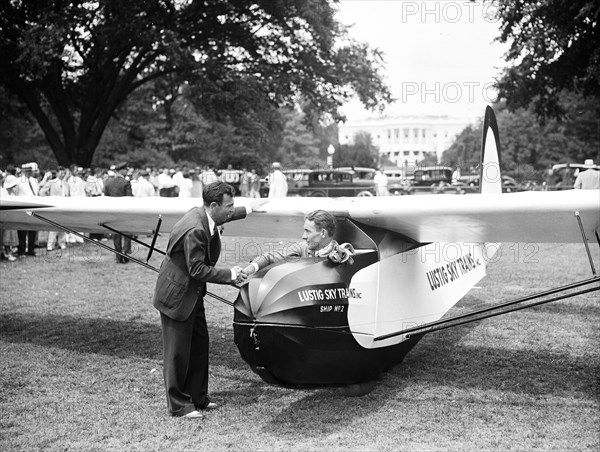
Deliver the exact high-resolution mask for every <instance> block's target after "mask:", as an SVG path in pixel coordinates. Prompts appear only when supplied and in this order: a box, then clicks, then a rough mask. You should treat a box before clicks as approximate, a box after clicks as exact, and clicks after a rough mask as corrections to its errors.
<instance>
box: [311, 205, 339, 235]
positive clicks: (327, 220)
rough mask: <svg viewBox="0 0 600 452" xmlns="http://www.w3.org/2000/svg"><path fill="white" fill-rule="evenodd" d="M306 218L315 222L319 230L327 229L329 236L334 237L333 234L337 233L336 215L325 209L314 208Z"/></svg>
mask: <svg viewBox="0 0 600 452" xmlns="http://www.w3.org/2000/svg"><path fill="white" fill-rule="evenodd" d="M304 219H305V220H308V221H312V222H314V223H315V226H316V227H317V228H319V230H321V229H325V230H326V231H327V233H328V234H329V237H333V234H335V227H336V223H335V217H334V216H333V215H332V214H330V213H329V212H327V211H325V210H313V211H312V212H309V213H308V214H307V215H306V216H305V217H304Z"/></svg>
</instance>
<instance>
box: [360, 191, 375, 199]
mask: <svg viewBox="0 0 600 452" xmlns="http://www.w3.org/2000/svg"><path fill="white" fill-rule="evenodd" d="M356 196H357V197H359V198H363V197H365V196H373V193H371V192H370V191H368V190H363V191H359V192H358V193H357V194H356Z"/></svg>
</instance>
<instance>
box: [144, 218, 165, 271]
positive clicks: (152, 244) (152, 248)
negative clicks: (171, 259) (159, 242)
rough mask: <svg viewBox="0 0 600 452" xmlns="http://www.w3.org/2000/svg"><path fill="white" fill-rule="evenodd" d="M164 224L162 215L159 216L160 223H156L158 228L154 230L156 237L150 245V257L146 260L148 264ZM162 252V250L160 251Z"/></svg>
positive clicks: (154, 236) (153, 237)
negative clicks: (161, 226)
mask: <svg viewBox="0 0 600 452" xmlns="http://www.w3.org/2000/svg"><path fill="white" fill-rule="evenodd" d="M161 224H162V215H159V216H158V222H157V223H156V228H155V229H154V235H153V236H152V243H151V244H150V249H149V250H148V257H147V258H146V263H147V262H148V261H149V260H150V257H152V251H154V244H155V243H156V237H158V232H159V231H160V225H161ZM159 252H160V250H159Z"/></svg>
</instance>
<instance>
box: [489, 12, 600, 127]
mask: <svg viewBox="0 0 600 452" xmlns="http://www.w3.org/2000/svg"><path fill="white" fill-rule="evenodd" d="M495 4H496V5H497V8H498V9H497V11H498V18H499V19H500V24H501V26H500V29H501V34H500V36H499V38H498V40H499V41H500V42H509V41H510V49H509V51H508V52H507V54H506V61H507V62H512V63H514V64H513V65H512V66H509V67H507V68H505V69H504V71H503V74H502V77H501V79H500V80H499V81H498V83H497V87H498V90H499V97H500V98H503V99H506V102H507V106H508V107H509V108H510V109H511V110H512V111H514V110H516V109H518V108H527V107H528V106H529V105H530V104H531V105H532V106H533V109H534V111H535V112H536V114H537V115H538V116H540V117H542V118H552V117H561V116H562V115H563V114H564V109H563V108H562V107H561V105H560V96H561V92H562V91H563V90H568V91H572V92H574V93H577V94H581V95H584V96H586V97H593V98H595V99H596V100H598V99H599V98H600V27H599V26H598V21H599V20H600V3H599V2H597V1H595V0H539V1H524V0H517V1H515V0H500V1H498V2H495Z"/></svg>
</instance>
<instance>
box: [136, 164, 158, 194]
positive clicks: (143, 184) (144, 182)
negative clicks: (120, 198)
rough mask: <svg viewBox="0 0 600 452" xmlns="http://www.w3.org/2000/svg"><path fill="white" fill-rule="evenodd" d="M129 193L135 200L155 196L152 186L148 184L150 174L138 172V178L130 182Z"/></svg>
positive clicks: (144, 171) (143, 171)
mask: <svg viewBox="0 0 600 452" xmlns="http://www.w3.org/2000/svg"><path fill="white" fill-rule="evenodd" d="M131 191H132V192H133V196H135V197H136V198H148V197H150V196H156V191H155V190H154V185H152V184H151V183H150V174H149V173H148V171H146V170H142V171H140V172H139V176H138V178H137V179H134V180H132V181H131Z"/></svg>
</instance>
